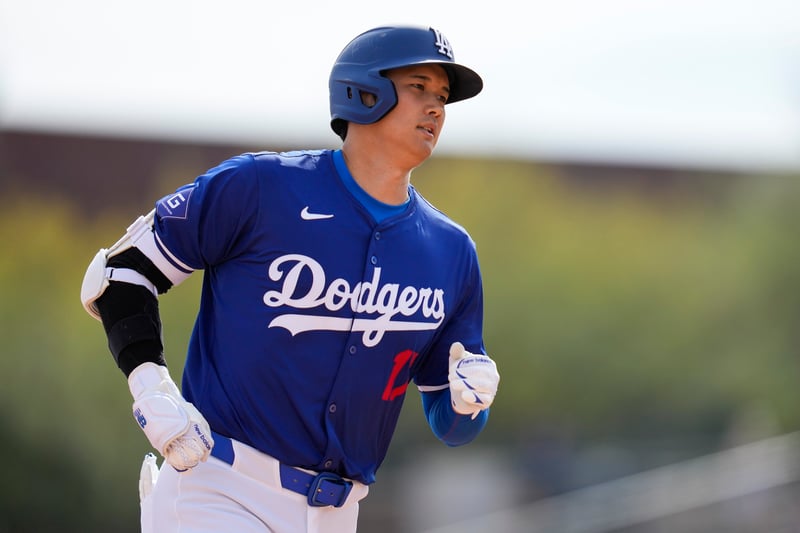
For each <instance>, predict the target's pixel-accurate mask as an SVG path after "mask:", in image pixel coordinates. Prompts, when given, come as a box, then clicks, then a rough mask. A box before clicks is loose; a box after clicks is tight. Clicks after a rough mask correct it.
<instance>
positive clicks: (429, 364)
mask: <svg viewBox="0 0 800 533" xmlns="http://www.w3.org/2000/svg"><path fill="white" fill-rule="evenodd" d="M465 254H466V255H465V260H464V261H465V264H466V267H462V268H463V270H462V272H464V283H463V286H462V291H461V298H460V300H459V301H460V304H459V305H458V306H457V307H456V309H455V310H454V312H453V314H452V316H450V317H449V319H448V320H447V321H446V322H445V324H444V326H443V328H442V331H441V332H440V333H439V335H438V336H437V338H436V341H435V342H434V344H433V346H432V347H431V350H430V353H429V354H428V357H426V358H424V359H423V360H422V362H421V364H420V367H419V368H418V369H416V372H415V376H414V382H415V383H416V384H417V387H418V388H419V390H420V391H422V392H426V391H435V390H441V389H444V388H447V387H448V385H449V382H448V379H447V375H448V371H449V361H450V346H451V345H452V344H453V343H454V342H456V341H458V342H460V343H462V344H463V345H464V348H465V349H466V350H467V351H469V352H472V353H476V354H486V348H485V346H484V342H483V281H482V278H481V271H480V266H479V264H478V256H477V251H476V249H475V244H474V242H473V241H472V240H471V239H469V240H468V246H467V247H466V252H465Z"/></svg>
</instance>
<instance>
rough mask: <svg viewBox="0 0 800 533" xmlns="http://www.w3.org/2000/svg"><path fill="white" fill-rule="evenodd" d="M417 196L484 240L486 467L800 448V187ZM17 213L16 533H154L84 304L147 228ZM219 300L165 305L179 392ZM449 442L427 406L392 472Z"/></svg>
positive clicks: (489, 176) (790, 183)
mask: <svg viewBox="0 0 800 533" xmlns="http://www.w3.org/2000/svg"><path fill="white" fill-rule="evenodd" d="M199 170H202V169H199ZM181 180H183V178H179V180H178V181H177V182H175V183H181V182H182V181H181ZM413 181H414V183H415V185H416V187H417V188H418V189H419V190H420V191H421V192H422V193H423V195H425V196H426V197H427V198H429V199H430V200H431V201H432V202H433V203H434V204H435V205H437V206H438V207H439V208H441V209H442V210H443V211H445V212H446V213H448V214H449V215H451V216H452V217H453V218H454V219H456V220H457V221H459V222H460V223H462V224H463V225H464V226H465V227H466V228H467V229H468V230H469V231H470V233H471V234H472V236H473V238H474V239H475V241H476V242H477V245H478V251H479V254H480V257H481V265H482V269H483V274H484V278H485V296H486V344H487V349H488V351H489V353H490V354H491V355H492V356H493V357H494V358H495V359H496V360H497V362H498V366H499V368H500V373H501V376H502V380H501V387H500V392H499V395H498V398H497V400H496V403H495V406H494V407H493V412H492V417H491V420H490V423H489V426H488V427H487V430H486V431H485V432H484V434H483V435H481V437H479V440H478V441H477V442H476V443H474V444H473V445H477V446H481V445H483V446H502V447H504V448H506V449H508V451H509V453H520V454H521V455H522V454H524V453H525V450H526V447H527V446H529V445H530V443H531V441H532V440H535V439H536V436H537V434H540V433H542V432H544V433H547V432H548V431H553V432H558V433H559V434H560V435H562V436H563V435H566V439H565V441H566V442H569V443H572V444H571V445H573V446H575V447H586V446H591V445H592V444H594V443H602V442H609V441H611V442H615V443H618V444H620V445H623V446H624V445H626V443H639V444H642V443H644V444H645V445H646V446H648V447H651V448H652V447H661V448H663V449H664V450H667V451H668V449H669V448H670V447H672V448H673V449H674V448H680V453H682V454H688V455H691V454H694V453H703V452H705V451H709V450H710V449H713V448H714V447H721V446H724V445H726V443H729V442H731V441H730V439H731V438H732V437H731V435H734V433H735V430H739V431H740V433H738V435H739V438H750V437H752V438H758V437H760V436H766V434H769V433H777V432H783V431H790V430H794V429H797V428H798V427H800V403H799V402H798V393H797V391H798V386H797V381H798V374H799V372H798V354H797V351H798V333H797V332H798V331H799V330H798V328H797V327H796V322H797V320H798V317H800V279H798V265H800V245H798V240H797V238H796V235H795V233H796V230H795V228H796V227H797V224H798V219H800V215H798V214H797V213H798V210H797V205H800V181H798V179H797V178H796V177H791V176H780V177H779V176H731V177H728V178H720V177H717V178H714V179H711V178H700V177H698V178H697V179H696V180H692V179H683V180H679V181H677V182H673V183H669V184H660V185H659V184H655V185H657V186H655V187H654V186H652V185H654V184H649V186H646V187H645V186H641V184H634V185H631V184H629V183H618V182H614V181H609V182H607V183H595V182H592V181H591V180H583V181H580V182H575V181H570V180H568V179H564V178H563V177H562V176H560V175H559V174H558V172H557V170H556V169H553V168H544V167H540V166H537V165H534V164H526V163H514V162H505V163H501V162H496V161H488V160H453V159H433V160H431V161H430V162H429V163H427V164H426V165H425V166H424V167H422V168H420V169H418V170H417V171H416V173H415V175H414V179H413ZM170 190H171V189H170ZM162 192H169V190H165V191H162ZM0 208H1V209H0V245H2V249H3V254H2V255H0V294H2V300H0V339H2V350H3V357H2V358H0V365H1V366H0V370H1V371H2V387H0V405H2V407H1V408H0V417H1V418H0V421H1V422H2V424H3V427H4V428H5V431H4V438H3V439H2V441H0V452H2V456H3V457H5V458H6V459H7V462H8V464H7V465H6V467H5V471H6V475H5V476H4V479H5V480H6V483H4V484H3V488H2V489H0V490H2V498H0V531H7V532H12V531H14V532H16V531H84V532H91V531H117V532H124V531H138V494H137V486H136V480H137V477H138V472H139V466H140V463H141V459H142V457H143V455H144V453H146V452H147V451H149V445H148V444H147V441H146V439H145V438H144V436H143V435H142V434H141V432H140V430H139V429H138V428H137V427H136V424H134V423H133V420H132V417H131V415H130V398H129V395H128V392H127V387H126V383H125V380H124V377H123V376H122V374H121V372H120V371H119V370H118V369H117V368H116V367H115V365H114V362H113V359H112V358H111V356H110V355H109V354H108V351H107V349H106V345H105V336H104V334H103V332H102V327H101V326H100V324H99V323H98V322H96V321H94V320H92V319H91V318H90V317H89V316H88V315H87V314H86V313H85V312H84V311H83V310H82V308H81V305H80V301H79V290H80V284H81V280H82V277H83V273H84V271H85V268H86V265H87V264H88V262H89V261H90V260H91V258H92V256H93V255H94V254H95V253H96V251H97V249H98V248H99V247H101V246H108V245H110V244H111V243H113V242H114V241H116V240H117V238H119V236H120V235H121V234H122V233H123V232H124V230H125V227H126V226H127V225H128V224H129V223H130V222H131V221H132V220H133V218H135V217H136V216H138V214H140V213H144V212H145V211H147V210H149V208H148V206H135V207H133V208H132V210H131V211H130V212H127V213H119V212H117V213H93V214H92V215H91V216H87V214H86V213H82V212H80V209H79V207H78V206H74V205H66V204H62V203H59V202H56V201H52V200H47V201H45V200H43V199H40V198H35V197H27V198H22V197H16V196H15V197H5V198H2V199H0ZM200 281H201V276H200V275H195V276H193V277H192V278H190V280H189V281H187V282H186V283H184V284H183V285H181V286H179V287H177V288H175V289H173V290H172V291H171V292H170V293H169V294H168V295H167V296H166V297H164V298H162V300H161V301H162V318H163V320H164V323H165V346H166V352H167V358H168V360H169V362H170V365H171V368H172V373H173V376H176V377H177V376H179V373H180V369H181V366H182V362H183V352H184V350H185V347H186V342H187V338H188V334H189V331H190V329H191V326H192V321H193V317H194V312H195V310H196V307H197V302H196V300H197V294H198V291H199V283H200ZM410 396H411V395H410ZM413 401H414V402H417V401H418V400H416V399H414V400H413ZM752 413H756V414H757V415H758V416H755V417H754V416H752ZM743 420H744V421H746V422H748V423H749V425H747V424H745V426H746V427H745V428H744V430H741V427H742V424H743V422H742V421H743ZM753 420H755V421H754V422H753ZM741 431H744V433H741ZM432 440H433V438H432V436H430V434H429V432H428V431H427V428H426V426H425V425H424V422H423V421H422V417H421V416H420V414H419V409H418V406H417V405H413V404H412V400H411V399H410V400H409V402H408V405H406V409H405V411H404V415H403V418H402V420H401V428H400V432H399V434H398V436H397V441H399V443H398V444H395V445H393V447H392V450H390V459H391V461H387V464H390V465H391V464H396V463H393V461H397V462H400V461H402V460H403V458H404V456H405V455H404V453H403V451H404V450H405V449H407V448H408V447H409V446H408V445H409V444H412V445H413V444H414V443H420V442H421V443H426V444H427V443H430V442H432ZM393 454H394V455H393ZM673 455H678V453H674V454H673ZM31 495H33V496H31ZM365 507H369V504H368V503H367V504H366V505H365Z"/></svg>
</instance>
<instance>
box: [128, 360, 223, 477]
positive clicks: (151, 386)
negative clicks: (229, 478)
mask: <svg viewBox="0 0 800 533" xmlns="http://www.w3.org/2000/svg"><path fill="white" fill-rule="evenodd" d="M128 386H129V387H130V390H131V394H132V395H133V400H134V401H133V417H134V418H135V419H136V421H137V422H138V423H139V426H140V427H141V428H142V430H143V431H144V434H145V435H146V436H147V440H149V441H150V444H152V445H153V447H154V448H155V449H156V450H158V451H159V452H160V453H161V455H163V456H164V459H165V460H166V461H167V463H169V464H170V465H171V466H172V467H173V468H174V469H175V470H178V471H179V472H182V471H184V470H187V469H189V468H193V467H195V466H197V465H198V464H199V463H200V462H201V461H205V460H206V459H208V456H209V454H210V453H211V448H212V447H213V446H214V439H212V438H211V429H210V428H209V427H208V422H206V420H205V418H203V415H201V414H200V412H199V411H198V410H197V409H196V408H195V407H194V405H192V404H191V403H189V402H187V401H186V400H184V399H183V396H181V393H180V391H179V390H178V386H177V385H175V382H174V381H172V378H171V377H170V375H169V371H168V370H167V368H166V367H165V366H161V365H157V364H155V363H142V364H141V365H139V366H137V367H136V368H135V369H134V371H133V372H131V373H130V375H129V376H128Z"/></svg>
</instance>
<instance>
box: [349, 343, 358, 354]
mask: <svg viewBox="0 0 800 533" xmlns="http://www.w3.org/2000/svg"><path fill="white" fill-rule="evenodd" d="M356 350H357V348H356V347H355V345H353V346H350V355H355V354H356Z"/></svg>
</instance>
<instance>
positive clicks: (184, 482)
mask: <svg viewBox="0 0 800 533" xmlns="http://www.w3.org/2000/svg"><path fill="white" fill-rule="evenodd" d="M230 442H231V444H232V447H233V455H234V458H233V461H232V462H233V464H228V463H227V462H225V461H222V460H220V459H217V458H216V457H214V456H212V457H209V459H208V461H206V462H204V463H201V464H199V465H198V466H196V467H195V468H192V469H189V470H187V471H186V472H180V473H179V472H177V471H175V469H173V468H172V467H171V466H169V465H168V464H167V463H166V461H165V462H164V463H163V464H162V465H161V469H160V471H159V474H158V478H157V481H156V483H155V486H154V487H153V488H152V491H151V492H150V494H149V495H147V496H146V497H145V498H144V499H143V500H142V502H141V506H142V508H141V513H142V514H141V525H142V533H233V532H236V533H355V531H356V525H357V520H358V509H359V501H361V500H362V499H364V498H365V497H366V496H367V493H368V492H369V487H368V486H367V485H364V484H361V483H358V482H354V483H353V488H352V489H351V490H350V493H349V495H348V496H347V500H346V501H345V503H344V505H342V506H341V507H332V506H325V507H314V506H311V505H309V502H308V498H307V497H306V496H303V495H302V494H298V493H296V492H293V491H291V490H287V489H285V488H283V486H282V484H281V475H280V464H279V463H278V461H277V460H275V459H274V458H272V457H270V456H268V455H265V454H263V453H261V452H259V451H257V450H255V449H253V448H251V447H249V446H246V445H245V444H242V443H240V442H237V441H235V440H233V441H230Z"/></svg>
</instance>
